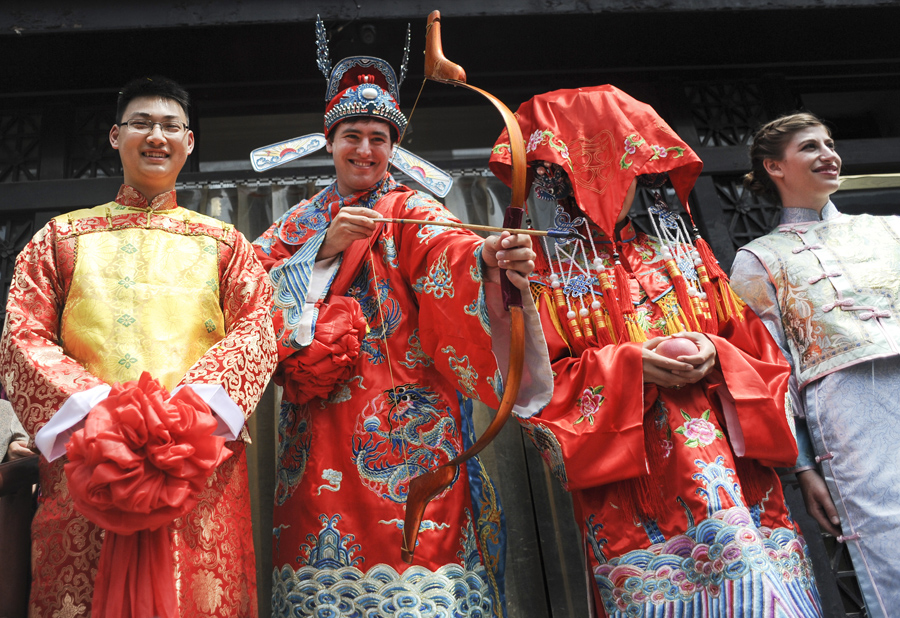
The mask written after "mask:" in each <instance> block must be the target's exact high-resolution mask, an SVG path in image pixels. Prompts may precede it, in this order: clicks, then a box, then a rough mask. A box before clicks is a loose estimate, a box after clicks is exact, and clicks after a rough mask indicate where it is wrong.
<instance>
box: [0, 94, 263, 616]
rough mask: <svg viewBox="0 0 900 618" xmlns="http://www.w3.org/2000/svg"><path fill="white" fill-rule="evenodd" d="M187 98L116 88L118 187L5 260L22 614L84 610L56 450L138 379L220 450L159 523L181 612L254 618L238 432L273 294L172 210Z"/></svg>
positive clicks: (80, 565)
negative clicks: (160, 390) (211, 435)
mask: <svg viewBox="0 0 900 618" xmlns="http://www.w3.org/2000/svg"><path fill="white" fill-rule="evenodd" d="M188 103H189V101H188V95H187V92H185V91H184V90H183V89H182V88H181V87H180V86H178V85H177V84H175V83H174V82H172V81H171V80H167V79H165V78H152V79H141V80H136V81H134V82H131V83H130V84H128V85H127V86H126V87H125V88H124V89H123V90H122V92H121V93H120V95H119V100H118V111H117V124H115V125H114V126H113V127H112V129H111V130H110V133H109V139H110V143H111V144H112V147H113V148H115V149H117V150H118V151H119V154H120V156H121V159H122V167H123V171H124V177H125V178H124V184H123V185H122V187H121V188H120V190H119V193H118V195H117V196H116V199H115V201H112V202H109V203H108V204H104V205H101V206H97V207H95V208H90V209H85V210H79V211H75V212H72V213H69V214H65V215H61V216H59V217H56V218H54V219H53V220H51V221H50V223H48V224H47V225H46V226H45V227H44V228H43V229H42V230H41V231H40V232H38V233H37V234H36V235H35V237H34V238H33V239H32V240H31V242H30V243H29V244H28V245H27V246H26V247H25V249H24V250H23V251H22V253H21V254H20V255H19V256H18V259H17V261H16V269H15V275H14V278H13V281H12V285H11V288H10V293H9V302H8V305H7V318H6V325H5V327H4V330H3V336H2V340H0V382H2V384H3V386H4V387H5V388H6V390H7V393H8V396H9V399H10V401H11V402H12V404H13V406H14V407H15V410H16V412H17V414H18V416H19V418H20V419H21V421H22V424H23V425H24V427H25V429H26V431H28V433H29V434H30V435H31V436H36V437H35V442H36V443H37V446H38V448H40V450H41V452H42V454H43V457H42V458H41V461H40V472H41V497H40V503H39V506H38V511H37V514H36V516H35V519H34V524H33V527H32V578H33V583H32V589H31V599H30V610H29V611H30V614H31V615H34V616H76V615H77V616H88V615H90V614H91V604H92V594H93V588H94V579H95V577H96V575H97V569H98V557H99V555H100V550H101V546H102V543H103V538H104V537H103V530H102V529H101V528H99V527H98V526H96V525H95V524H93V523H91V522H90V521H88V520H87V519H86V518H84V517H83V516H82V515H81V514H80V513H79V512H78V511H77V510H76V509H75V507H74V504H73V501H72V497H71V495H70V494H69V490H68V484H67V479H66V476H65V474H64V472H63V465H64V463H65V462H66V460H67V458H66V457H65V445H66V442H67V441H68V438H69V436H71V435H72V433H74V432H75V431H76V430H78V429H79V428H80V427H81V426H83V424H84V418H85V417H86V416H87V414H88V412H89V411H90V410H91V408H92V407H93V406H95V405H96V404H98V403H99V402H100V401H102V400H104V399H105V398H106V397H107V395H108V393H109V390H110V386H111V385H113V384H115V383H124V382H126V381H131V380H136V379H137V378H138V377H139V376H140V375H141V374H142V373H143V372H148V373H149V374H150V375H151V376H152V377H154V378H156V379H158V380H159V382H160V383H161V384H162V385H163V386H164V387H165V388H166V389H168V390H170V391H172V390H175V389H177V388H178V387H180V386H189V387H191V388H192V389H193V390H194V391H195V392H196V393H197V394H198V395H200V396H201V397H202V398H203V399H204V400H205V401H206V402H207V404H208V405H209V407H210V409H211V410H212V412H213V413H214V414H215V416H216V418H217V421H218V429H217V430H216V435H222V436H225V437H226V439H227V440H229V441H228V442H226V446H227V448H229V449H230V450H231V451H233V455H232V456H231V457H230V458H229V459H228V460H227V461H225V462H224V463H223V464H222V465H221V466H219V468H218V469H216V471H215V472H214V473H213V475H212V476H211V477H210V479H209V481H208V483H207V485H206V488H205V489H204V490H203V491H202V492H201V494H200V496H199V502H198V504H197V506H196V507H195V508H194V509H193V510H191V511H190V512H189V513H188V514H187V515H185V516H184V517H181V518H178V519H176V520H174V521H173V522H172V524H170V525H169V527H168V534H169V541H170V543H171V547H172V550H173V555H174V563H175V564H174V574H175V581H176V590H177V602H178V613H179V614H180V615H181V616H199V615H203V616H221V617H223V618H224V617H226V616H227V617H229V618H233V617H236V616H256V615H257V606H256V578H255V560H254V553H253V541H252V536H251V519H250V499H249V489H248V482H247V467H246V455H245V441H246V440H247V439H248V435H247V432H246V429H245V428H244V427H243V424H244V421H245V420H246V418H247V417H248V416H249V415H250V414H251V413H252V412H253V409H254V408H255V406H256V404H257V403H258V401H259V398H260V396H261V395H262V392H263V389H264V388H265V386H266V383H267V382H268V380H269V377H270V375H271V373H272V371H273V370H274V367H275V360H276V357H275V347H274V334H273V331H272V324H271V319H270V318H269V317H268V313H267V310H268V306H269V304H270V301H271V290H270V287H269V284H268V283H267V279H266V274H265V271H264V270H263V269H262V267H261V266H260V264H259V262H258V261H257V258H256V257H255V255H254V252H253V250H252V249H251V248H250V245H249V243H248V242H247V241H246V239H245V238H244V237H243V236H242V235H241V234H240V233H239V232H237V231H236V230H235V229H234V228H233V227H232V226H231V225H228V224H225V223H222V222H221V221H217V220H215V219H212V218H209V217H206V216H203V215H199V214H197V213H195V212H191V211H188V210H185V209H183V208H181V207H179V206H178V205H177V203H176V196H175V181H176V179H177V177H178V173H179V172H180V171H181V168H182V167H183V166H184V163H185V161H186V159H187V157H188V155H189V154H190V153H191V151H192V150H193V148H194V135H193V133H192V132H191V130H190V128H189V126H188V122H187V120H188ZM42 429H43V431H40V430H42ZM39 431H40V434H38V432H39ZM36 434H38V435H36Z"/></svg>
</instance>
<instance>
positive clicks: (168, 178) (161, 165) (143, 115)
mask: <svg viewBox="0 0 900 618" xmlns="http://www.w3.org/2000/svg"><path fill="white" fill-rule="evenodd" d="M138 119H140V120H147V121H149V122H154V123H159V122H165V121H178V122H183V123H185V124H187V116H186V115H185V113H184V109H182V107H181V105H179V104H178V103H177V102H176V101H173V100H172V99H164V98H161V97H138V98H136V99H134V100H132V101H131V102H130V103H129V104H128V107H126V108H125V111H124V113H123V114H122V119H121V120H122V122H128V121H130V120H138ZM109 141H110V144H112V147H113V148H115V149H116V150H118V151H119V156H120V157H121V159H122V170H123V172H124V175H125V184H127V185H131V186H132V187H134V188H135V189H137V190H138V191H140V192H141V193H142V194H143V195H144V197H146V198H147V199H148V200H152V199H153V198H154V197H156V196H157V195H159V194H160V193H165V192H167V191H171V190H172V189H174V188H175V180H176V179H177V178H178V173H179V172H180V171H181V168H182V167H184V162H185V161H186V160H187V157H188V155H189V154H191V152H192V151H193V150H194V134H193V132H192V131H184V132H182V133H180V134H179V135H177V136H172V135H168V134H166V133H165V132H164V131H163V128H162V126H160V125H158V124H156V125H154V126H153V128H152V130H151V131H150V133H147V134H141V133H138V132H137V131H135V130H133V129H132V128H131V127H129V126H127V125H118V124H117V125H114V126H113V128H112V129H111V130H110V132H109Z"/></svg>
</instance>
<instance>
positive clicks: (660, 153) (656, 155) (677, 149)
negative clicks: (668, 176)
mask: <svg viewBox="0 0 900 618" xmlns="http://www.w3.org/2000/svg"><path fill="white" fill-rule="evenodd" d="M650 149H651V150H653V156H652V157H650V160H651V161H656V160H657V159H664V158H666V157H668V156H669V153H670V152H674V153H675V156H674V157H672V158H673V159H677V158H679V157H681V156H683V155H684V148H682V147H681V146H671V147H669V148H663V147H662V146H657V145H655V144H654V145H652V146H650Z"/></svg>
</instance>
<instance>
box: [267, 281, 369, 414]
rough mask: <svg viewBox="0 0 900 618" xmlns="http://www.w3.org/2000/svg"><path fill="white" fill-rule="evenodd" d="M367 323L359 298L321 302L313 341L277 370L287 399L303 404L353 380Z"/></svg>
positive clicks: (276, 381) (276, 380)
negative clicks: (345, 381) (351, 378)
mask: <svg viewBox="0 0 900 618" xmlns="http://www.w3.org/2000/svg"><path fill="white" fill-rule="evenodd" d="M366 326H367V324H366V318H365V316H364V315H363V313H362V309H361V308H360V306H359V303H358V302H357V301H356V299H354V298H350V297H347V296H336V297H334V298H331V299H330V300H329V301H328V302H327V303H320V304H319V316H318V318H317V320H316V331H315V337H314V339H313V341H312V343H310V344H309V345H308V346H306V347H305V348H302V349H300V350H298V351H297V352H295V353H294V354H292V355H291V356H289V357H288V358H286V359H285V360H283V361H282V362H281V364H280V365H279V366H278V370H277V371H276V373H275V376H274V377H275V383H276V384H279V385H281V386H284V400H285V401H290V402H292V403H297V404H300V403H306V402H307V401H310V400H311V399H314V398H316V397H323V398H324V397H327V396H328V395H329V394H330V393H331V391H332V390H334V387H335V385H336V384H338V383H339V382H343V381H344V380H347V379H349V378H350V377H351V375H352V374H353V367H354V366H355V365H356V359H357V358H358V357H359V351H360V345H361V342H362V340H363V338H364V337H365V336H366Z"/></svg>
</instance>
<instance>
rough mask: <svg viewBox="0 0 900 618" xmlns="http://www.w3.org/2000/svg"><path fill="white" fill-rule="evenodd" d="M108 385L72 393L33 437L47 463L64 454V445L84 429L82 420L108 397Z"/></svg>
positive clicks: (109, 388)
mask: <svg viewBox="0 0 900 618" xmlns="http://www.w3.org/2000/svg"><path fill="white" fill-rule="evenodd" d="M110 390H112V387H110V386H109V385H108V384H101V385H99V386H95V387H94V388H91V389H88V390H86V391H81V392H79V393H74V394H73V395H72V396H71V397H69V398H68V399H66V402H65V403H64V404H62V406H60V408H59V410H57V411H56V414H54V415H53V417H52V418H51V419H50V421H49V422H48V423H47V424H46V425H44V426H43V427H41V429H40V431H38V432H37V435H35V436H34V443H35V445H37V447H38V450H40V451H41V453H42V454H43V455H44V457H46V458H47V461H53V460H54V459H59V458H60V457H62V456H63V455H65V454H66V443H67V442H68V441H69V438H70V437H72V434H73V433H75V432H76V431H78V430H79V429H81V428H82V427H84V418H85V417H86V416H87V415H88V412H90V411H91V408H93V407H94V406H95V405H97V404H98V403H100V402H101V401H103V400H104V399H106V398H107V397H108V396H109V391H110Z"/></svg>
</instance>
